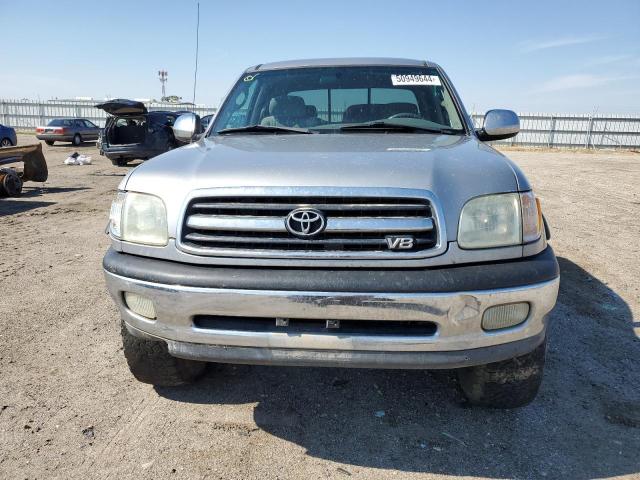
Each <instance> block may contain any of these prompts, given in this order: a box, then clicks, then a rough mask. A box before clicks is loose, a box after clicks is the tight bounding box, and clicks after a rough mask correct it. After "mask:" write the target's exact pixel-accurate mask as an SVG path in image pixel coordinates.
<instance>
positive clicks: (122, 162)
mask: <svg viewBox="0 0 640 480" xmlns="http://www.w3.org/2000/svg"><path fill="white" fill-rule="evenodd" d="M127 163H129V162H128V160H125V159H124V158H116V159H115V160H111V164H112V165H113V166H114V167H126V166H127Z"/></svg>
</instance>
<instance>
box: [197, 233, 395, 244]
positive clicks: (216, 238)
mask: <svg viewBox="0 0 640 480" xmlns="http://www.w3.org/2000/svg"><path fill="white" fill-rule="evenodd" d="M184 238H185V239H186V240H189V241H193V242H206V243H216V242H223V243H234V242H237V243H261V244H262V243H264V244H271V243H272V244H279V245H285V244H295V245H307V244H323V245H330V244H334V245H341V244H344V243H352V244H358V245H360V244H366V245H377V246H380V245H383V244H384V243H385V240H384V238H323V239H319V240H315V239H311V240H302V239H300V238H277V237H243V236H225V235H203V234H201V233H189V234H187V235H185V237H184Z"/></svg>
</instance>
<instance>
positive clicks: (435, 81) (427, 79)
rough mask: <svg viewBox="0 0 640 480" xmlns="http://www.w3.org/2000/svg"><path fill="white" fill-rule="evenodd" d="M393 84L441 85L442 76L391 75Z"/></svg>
mask: <svg viewBox="0 0 640 480" xmlns="http://www.w3.org/2000/svg"><path fill="white" fill-rule="evenodd" d="M391 83H392V84H393V85H432V86H440V85H442V84H441V83H440V77H438V76H436V75H391Z"/></svg>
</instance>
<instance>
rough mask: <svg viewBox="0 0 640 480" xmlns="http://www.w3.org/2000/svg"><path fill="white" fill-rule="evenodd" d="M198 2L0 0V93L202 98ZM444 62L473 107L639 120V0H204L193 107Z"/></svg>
mask: <svg viewBox="0 0 640 480" xmlns="http://www.w3.org/2000/svg"><path fill="white" fill-rule="evenodd" d="M197 3H198V2H197V1H196V0H181V1H176V0H173V1H169V0H153V1H152V0H127V1H123V0H109V1H105V0H101V1H94V0H84V1H76V2H74V1H69V0H55V1H51V0H48V1H41V0H29V1H19V0H0V32H2V43H1V46H0V98H29V99H38V98H40V99H42V100H45V99H50V98H75V97H93V98H94V99H98V100H101V99H104V98H105V97H112V98H113V97H124V98H160V97H161V85H160V82H159V80H158V70H160V69H163V70H167V71H168V72H169V75H168V82H167V94H168V95H179V96H181V97H183V99H184V100H189V101H190V100H192V95H193V79H194V64H195V46H196V8H197ZM349 56H365V57H368V56H377V57H403V58H417V59H427V60H432V61H435V62H436V63H438V64H440V65H441V66H442V67H443V68H444V69H445V71H446V72H447V73H448V74H449V76H450V77H451V79H452V81H453V83H454V85H455V86H456V88H457V90H458V92H459V93H460V95H461V97H462V100H463V102H464V103H465V105H466V107H467V109H468V110H469V111H476V112H482V111H485V110H487V109H490V108H510V109H513V110H516V111H518V112H522V113H524V112H533V113H535V112H538V113H560V112H563V113H591V112H597V113H618V114H638V113H640V0H608V1H607V2H602V1H601V0H599V1H591V0H582V1H569V0H565V1H563V0H553V1H549V0H536V1H529V2H526V3H525V2H521V1H513V0H510V1H506V0H504V1H503V0H495V1H491V0H485V1H478V0H473V1H471V0H457V1H446V0H439V1H431V0H414V1H406V0H393V1H389V0H385V1H382V0H338V1H335V0H314V1H303V0H299V1H293V0H291V1H288V0H287V1H285V0H269V1H266V0H262V1H255V0H244V1H227V0H216V1H209V0H200V48H199V60H198V76H197V89H196V103H198V104H207V105H218V104H219V103H220V101H221V100H222V98H223V97H224V95H225V94H226V92H227V91H228V90H229V88H230V87H231V86H232V85H233V83H234V82H235V81H236V80H237V78H238V77H239V76H240V74H241V73H242V71H243V70H244V69H245V68H247V67H248V66H251V65H255V64H259V63H266V62H270V61H277V60H288V59H296V58H316V57H349Z"/></svg>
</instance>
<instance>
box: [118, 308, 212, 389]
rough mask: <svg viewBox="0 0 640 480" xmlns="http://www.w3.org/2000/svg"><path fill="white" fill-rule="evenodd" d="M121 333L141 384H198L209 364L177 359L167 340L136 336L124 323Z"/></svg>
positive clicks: (128, 357) (128, 361)
mask: <svg viewBox="0 0 640 480" xmlns="http://www.w3.org/2000/svg"><path fill="white" fill-rule="evenodd" d="M121 334H122V346H123V348H124V356H125V358H126V359H127V364H128V365H129V370H131V373H132V374H133V376H134V377H136V379H137V380H139V381H140V382H143V383H150V384H152V385H157V386H162V387H174V386H177V385H185V384H188V383H191V382H194V381H195V380H196V379H197V378H198V377H200V376H201V375H202V374H203V373H204V371H205V368H206V366H207V363H206V362H197V361H194V360H185V359H183V358H177V357H174V356H172V355H170V354H169V350H168V348H167V344H166V343H165V342H163V341H157V342H156V341H152V340H143V339H141V338H138V337H134V336H133V335H131V334H130V333H129V331H128V330H127V327H126V326H125V324H124V321H123V322H122V329H121Z"/></svg>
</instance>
